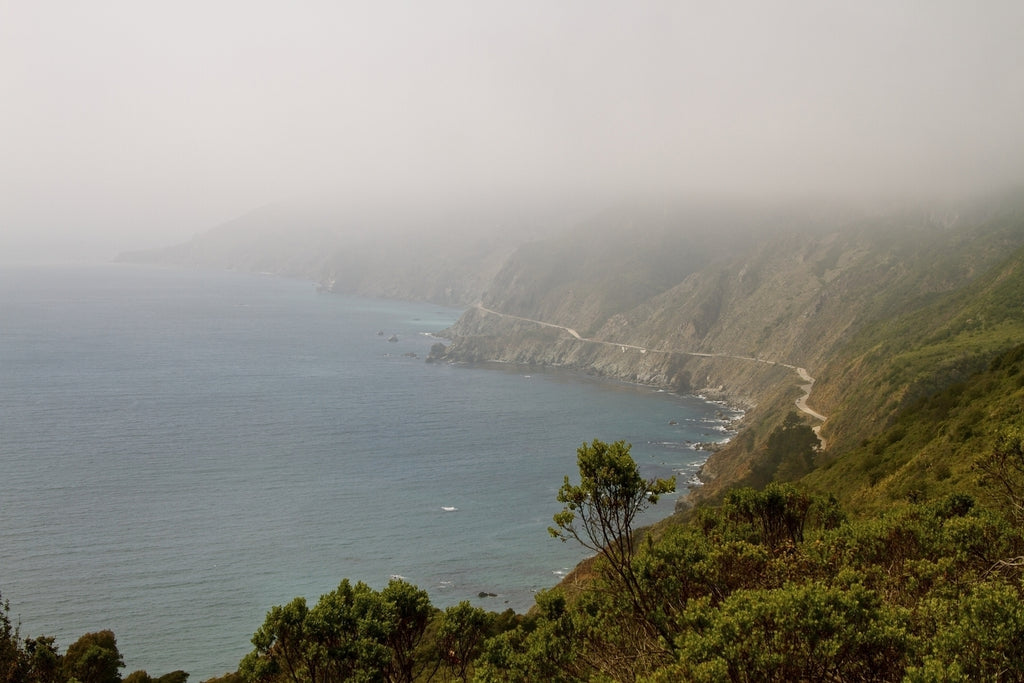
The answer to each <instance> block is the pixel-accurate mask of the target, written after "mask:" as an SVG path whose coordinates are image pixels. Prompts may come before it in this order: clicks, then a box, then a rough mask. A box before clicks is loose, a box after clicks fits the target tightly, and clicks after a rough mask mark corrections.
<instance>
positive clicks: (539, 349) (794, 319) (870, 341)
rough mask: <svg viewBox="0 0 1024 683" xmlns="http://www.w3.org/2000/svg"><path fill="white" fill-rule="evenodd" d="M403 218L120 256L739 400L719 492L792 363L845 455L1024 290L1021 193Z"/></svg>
mask: <svg viewBox="0 0 1024 683" xmlns="http://www.w3.org/2000/svg"><path fill="white" fill-rule="evenodd" d="M402 221H407V222H408V223H409V224H411V225H420V226H425V229H423V228H422V227H421V229H420V230H418V231H410V230H407V229H404V228H402V227H401V226H399V227H396V224H397V223H396V219H394V218H393V217H392V218H391V219H388V220H384V219H381V218H380V217H379V216H375V215H372V214H367V215H357V214H345V215H342V216H339V215H336V214H332V215H330V216H326V217H325V216H322V215H310V214H303V213H301V212H298V213H296V212H294V211H292V212H289V211H282V210H280V209H278V208H273V207H270V208H267V209H264V210H261V211H258V212H255V213H254V214H252V215H250V216H247V217H243V218H241V219H239V220H238V221H234V222H232V223H229V224H227V225H225V226H222V227H221V228H218V229H216V230H213V231H210V232H209V233H207V234H205V235H201V236H199V237H197V238H196V239H194V240H193V241H192V242H190V243H189V244H186V245H181V246H178V247H173V248H170V249H166V250H159V251H156V252H148V253H145V254H136V255H129V256H126V259H130V260H140V261H156V262H163V263H179V264H186V265H200V266H206V267H232V268H240V269H247V270H259V271H270V272H277V273H282V274H288V275H293V276H299V277H308V278H310V279H314V280H316V281H318V282H319V283H320V285H321V287H322V288H323V289H325V290H329V291H340V292H346V293H356V294H363V295H369V296H386V297H393V298H404V299H414V300H430V301H435V302H438V303H446V304H455V305H462V306H466V307H467V309H468V310H467V311H466V313H465V315H463V316H462V318H461V319H460V320H459V321H458V323H457V324H456V325H454V326H453V327H452V328H451V329H449V330H447V331H446V333H445V334H446V335H447V337H448V338H449V339H450V343H449V344H448V345H447V347H446V348H444V350H443V351H438V352H437V353H435V357H436V358H440V359H444V360H450V361H456V362H457V361H483V360H487V361H503V362H517V363H525V364H541V365H553V366H561V367H567V368H573V369H577V370H579V371H582V372H587V373H591V374H595V375H600V376H607V377H609V378H614V379H619V380H625V381H632V382H641V383H646V384H653V385H658V386H662V387H666V388H671V389H674V390H677V391H682V392H693V393H700V394H703V395H706V396H709V397H713V398H719V399H725V400H729V401H731V402H733V403H736V404H741V405H744V406H746V407H747V408H749V409H750V411H749V412H748V414H747V425H748V426H747V429H745V430H744V432H743V433H742V434H741V437H740V438H738V439H736V440H735V441H734V443H732V444H730V445H729V446H728V447H727V448H726V449H724V450H722V451H720V452H719V453H716V454H715V455H714V456H713V457H712V459H711V460H710V461H709V463H708V465H707V467H706V468H705V471H706V474H707V475H709V476H714V475H717V480H718V481H720V482H731V481H736V480H739V479H742V477H743V476H744V472H745V468H747V467H748V464H749V462H750V460H751V459H752V458H754V457H756V455H757V453H758V450H759V449H760V448H761V446H762V445H763V443H764V441H765V439H766V438H767V435H768V433H770V431H771V429H772V428H773V427H774V426H775V425H777V424H779V423H780V422H781V421H782V419H783V418H784V417H785V415H786V413H788V412H789V411H791V410H793V408H794V401H795V400H796V399H797V398H798V397H799V396H801V394H802V392H801V390H800V388H799V387H800V385H802V384H804V382H805V381H804V380H803V379H801V378H800V375H799V374H798V372H797V368H806V370H807V371H808V372H809V373H810V375H811V376H813V377H815V378H816V379H817V382H816V383H815V386H814V393H813V395H812V397H811V399H810V406H811V407H812V408H813V409H815V410H816V411H818V412H819V413H822V414H825V415H828V416H829V418H830V419H829V420H828V421H827V422H826V423H825V424H824V425H823V427H822V430H821V433H822V436H823V437H824V438H825V440H826V442H827V443H828V446H829V451H830V452H831V453H833V454H836V453H841V452H843V451H844V449H849V448H851V447H852V445H853V444H856V443H859V442H861V441H863V440H864V439H865V438H869V437H871V436H872V435H873V434H876V433H878V432H879V431H881V430H883V429H884V428H885V427H886V425H887V424H888V422H889V421H890V420H891V419H892V416H893V415H894V414H895V412H896V411H897V410H899V409H900V408H901V407H902V406H904V405H905V404H906V402H907V401H909V400H912V399H913V398H914V397H915V396H920V395H921V394H922V393H926V392H928V391H935V390H939V389H941V388H942V387H943V386H944V385H946V384H948V383H949V382H952V381H956V380H957V378H960V377H962V376H964V373H967V372H971V371H974V370H976V369H977V368H978V367H979V365H980V364H983V363H984V362H985V361H986V359H988V358H991V357H992V355H993V354H994V353H996V352H998V351H999V350H1000V349H1002V348H1003V347H1005V345H1006V344H1007V343H1009V341H1008V340H1011V339H1012V338H1013V337H1014V335H1018V328H1017V327H1016V326H1015V325H1016V322H1013V320H1016V318H1013V316H1015V315H1016V316H1018V317H1020V314H1021V310H1020V307H1019V301H1020V296H1024V294H1020V293H1019V292H1018V291H1017V289H1015V287H1016V284H1014V283H1016V282H1017V279H1016V278H1017V275H1014V273H1016V272H1017V271H1015V270H1014V269H1013V267H1010V266H1006V265H1005V261H1006V259H1007V257H1008V255H1010V254H1012V253H1013V252H1014V250H1015V249H1017V248H1019V247H1020V246H1021V245H1024V202H1022V200H1021V199H1020V198H1019V195H1010V196H1007V197H1002V198H994V199H989V200H987V201H984V202H979V203H976V204H963V205H960V206H956V207H947V208H946V209H944V210H942V211H935V210H933V209H928V210H921V211H901V212H879V213H876V214H872V215H869V214H856V213H853V212H850V211H845V210H839V209H835V208H830V207H825V208H822V207H817V208H815V209H814V210H808V209H806V208H801V209H800V210H793V209H780V208H778V207H764V206H759V207H753V206H740V207H736V206H721V205H710V204H704V205H698V204H692V203H691V204H681V205H678V206H659V207H657V208H655V209H652V208H651V207H650V206H620V207H617V208H615V209H610V210H607V211H604V212H602V213H600V214H596V215H595V216H594V217H592V218H591V219H589V220H586V221H583V222H580V223H578V224H576V226H575V227H573V228H572V229H567V230H548V231H547V232H540V231H541V230H544V228H545V227H546V226H548V225H550V224H546V223H544V221H543V220H540V221H537V220H534V221H533V222H532V223H530V221H520V222H519V223H517V224H516V225H511V224H508V223H501V222H500V221H498V222H497V223H496V222H495V221H494V218H493V216H483V217H481V216H471V217H467V216H462V217H455V218H453V217H452V216H451V215H450V214H446V215H440V214H437V215H426V214H423V215H416V214H408V215H405V216H403V217H402ZM402 221H397V222H398V223H401V222H402ZM528 223H530V224H531V225H532V226H533V228H534V229H533V230H532V231H531V230H524V228H523V226H524V225H526V224H528ZM403 225H404V223H403ZM481 228H483V229H481ZM539 234H546V236H545V237H543V238H538V237H537V236H538V235H539ZM1000 264H1003V266H1001V265H1000ZM1000 267H1003V268H1004V270H1000ZM999 273H1002V275H1000V274H999ZM1007 283H1010V284H1007ZM1022 291H1024V290H1022ZM1018 294H1020V295H1019V296H1018ZM986 297H987V298H986ZM1014 297H1017V299H1016V301H1017V303H1016V304H1013V305H1010V306H1009V308H1007V307H1006V304H1005V300H1008V299H1013V298H1014ZM1014 306H1016V308H1014ZM1007 316H1009V318H1008V317H1007ZM997 319H998V322H996V321H997ZM1010 319H1013V320H1011V323H1006V320H1010ZM1004 323H1005V324H1004ZM1020 330H1024V327H1022V328H1020ZM1018 336H1019V335H1018ZM808 421H809V422H810V420H809V419H808ZM584 436H585V435H584ZM714 488H715V487H714V486H712V487H707V490H709V491H713V490H714Z"/></svg>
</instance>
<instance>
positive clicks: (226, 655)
mask: <svg viewBox="0 0 1024 683" xmlns="http://www.w3.org/2000/svg"><path fill="white" fill-rule="evenodd" d="M458 315H459V311H457V310H453V309H447V308H442V307H438V306H433V305H429V304H409V303H403V302H394V301H381V300H369V299H359V298H352V297H344V296H337V295H321V294H317V293H316V292H315V291H314V288H313V286H312V285H311V284H309V283H306V282H300V281H293V280H287V279H280V278H273V277H262V276H255V275H245V274H238V273H210V272H192V271H179V270H163V269H155V268H143V267H135V266H117V265H106V266H94V267H83V266H76V267H50V268H21V269H19V268H4V269H0V471H2V477H0V593H2V594H3V596H4V598H7V599H9V600H10V602H11V606H12V612H13V613H14V614H15V615H17V616H19V617H20V620H21V623H22V631H23V633H24V634H25V635H40V634H48V635H56V636H57V638H58V644H59V645H60V646H61V647H62V648H63V647H67V645H68V644H70V643H71V642H72V641H73V640H74V639H76V638H77V637H78V636H80V635H81V634H83V633H85V632H88V631H95V630H100V629H104V628H110V629H112V630H113V631H114V632H115V634H116V635H117V638H118V644H119V646H120V649H121V651H122V653H123V654H124V657H125V660H126V663H127V668H126V669H125V673H127V672H130V671H132V670H135V669H139V668H144V669H146V670H148V671H149V672H150V673H151V674H161V673H166V672H167V671H171V670H174V669H185V670H186V671H189V672H190V673H191V674H192V678H191V680H194V681H199V680H202V679H204V678H208V677H211V676H214V675H219V674H221V673H223V672H225V671H228V670H233V669H234V668H235V666H236V665H237V663H238V660H239V659H240V658H241V657H242V656H243V655H244V654H245V653H246V652H247V651H248V650H249V647H250V644H249V638H250V637H251V635H252V633H253V631H255V630H256V628H257V627H258V626H259V625H260V624H261V623H262V620H263V617H264V616H265V614H266V611H267V610H268V609H269V608H270V607H271V606H273V605H275V604H282V603H284V602H287V601H288V600H290V599H291V598H293V597H295V596H297V595H304V596H306V597H307V598H308V599H309V600H311V601H315V600H316V599H317V598H318V597H319V596H320V595H321V594H323V593H325V592H327V591H329V590H331V589H333V588H334V587H335V586H336V585H337V584H338V582H339V581H340V580H341V579H342V578H345V577H348V578H351V579H352V580H363V581H366V582H367V583H369V584H370V585H372V586H374V587H377V588H380V587H382V586H383V585H384V584H386V583H387V580H388V578H389V576H391V575H400V576H403V577H406V578H407V579H408V580H409V581H411V582H413V583H415V584H417V585H418V586H420V587H422V588H424V589H426V590H427V591H428V592H429V593H430V596H431V600H432V601H433V603H434V604H435V605H437V606H441V607H444V606H446V605H451V604H455V603H457V602H459V601H460V600H465V599H470V600H471V601H472V602H474V603H475V604H479V605H481V606H484V607H487V608H489V609H495V610H503V609H505V608H508V607H512V608H514V609H516V610H519V611H523V610H525V609H527V608H528V607H529V606H530V605H531V604H532V602H533V594H534V593H535V592H536V591H537V590H538V589H542V588H547V587H550V586H551V585H553V584H554V583H556V582H557V581H558V578H559V576H561V575H562V574H564V572H565V571H567V570H568V569H569V568H570V567H572V565H573V564H575V563H576V562H577V561H578V560H579V559H580V558H581V557H582V556H583V554H582V553H581V552H580V550H579V549H577V548H576V547H574V546H572V545H569V544H563V543H560V542H558V541H556V540H554V539H551V538H549V537H548V534H547V531H546V529H547V527H548V525H549V524H550V522H551V516H552V515H553V514H554V513H555V512H557V510H558V509H559V506H558V504H557V502H556V501H555V499H554V498H555V492H556V490H557V488H558V486H559V485H560V483H561V480H562V477H563V476H564V475H566V474H572V473H573V472H574V471H575V453H576V448H577V447H578V446H579V444H580V443H581V442H583V441H589V440H591V439H594V438H600V439H605V440H616V439H625V440H627V441H629V442H631V443H632V444H633V455H634V457H635V458H636V460H637V461H638V463H640V465H641V467H642V469H643V472H644V473H645V475H647V476H666V475H668V474H672V473H673V472H674V473H676V474H677V475H678V476H679V479H680V482H685V481H686V480H687V479H689V478H690V477H691V476H692V475H693V474H694V473H695V472H696V469H697V467H699V464H700V462H701V461H702V454H700V453H697V452H694V451H693V449H692V447H691V444H690V442H693V441H708V440H715V439H721V438H724V437H725V436H726V434H725V433H724V429H725V427H724V423H723V421H722V419H721V417H722V413H721V411H723V410H724V409H723V408H722V407H721V406H718V405H712V404H707V403H704V402H703V401H700V400H699V399H696V398H693V397H685V396H677V395H673V394H669V393H664V392H658V391H655V390H652V389H650V388H644V387H635V386H629V385H620V384H614V383H608V382H598V381H593V380H590V379H587V378H585V377H581V376H578V375H574V374H567V373H560V372H551V371H548V372H545V371H543V370H538V369H523V368H512V367H499V368H497V369H494V367H493V366H492V367H490V368H488V369H481V368H469V367H461V366H450V365H444V364H428V363H425V362H424V358H425V356H426V353H427V351H428V350H429V348H430V346H431V344H433V343H435V342H436V341H437V339H435V338H433V337H431V336H430V335H429V333H431V332H436V331H438V330H441V329H443V328H445V327H447V326H449V325H450V324H451V323H452V322H454V321H455V320H456V319H457V317H458ZM381 332H383V334H380V333H381ZM391 335H396V336H397V339H398V340H397V341H395V342H389V341H388V339H389V338H390V337H391ZM672 504H673V501H672V500H671V499H669V500H664V501H663V502H662V503H660V504H659V505H658V506H657V508H655V511H654V517H657V516H661V515H664V514H668V513H669V512H671V509H672ZM649 519H650V518H649ZM480 591H485V592H491V593H496V594H497V597H490V598H485V599H479V598H477V597H476V596H477V594H478V593H479V592H480Z"/></svg>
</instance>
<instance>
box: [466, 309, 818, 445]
mask: <svg viewBox="0 0 1024 683" xmlns="http://www.w3.org/2000/svg"><path fill="white" fill-rule="evenodd" d="M476 308H478V309H479V310H481V311H483V312H484V313H490V314H492V315H499V316H502V317H504V318H512V319H513V320H522V321H523V322H528V323H533V324H535V325H541V326H543V327H554V328H556V329H559V330H562V331H564V332H567V333H568V334H569V335H570V336H571V337H573V338H574V339H577V340H579V341H582V342H588V343H591V344H605V345H607V346H617V347H619V348H620V349H622V352H623V353H625V352H626V349H634V350H636V351H639V352H640V353H647V352H648V349H646V348H644V347H642V346H634V345H633V344H620V343H618V342H610V341H605V340H603V339H590V338H588V337H581V336H580V335H579V333H578V332H577V331H576V330H574V329H572V328H571V327H566V326H564V325H556V324H554V323H548V322H544V321H543V320H534V319H533V318H523V317H521V316H518V315H511V314H509V313H501V312H500V311H495V310H492V309H490V308H486V307H485V306H484V305H483V304H477V305H476ZM652 353H675V354H681V355H685V356H700V357H702V358H733V359H736V360H745V361H750V362H752V363H767V364H768V365H781V366H782V367H785V368H790V369H791V370H793V371H795V372H796V373H797V375H799V376H800V379H802V380H803V381H804V382H806V384H801V385H800V389H801V390H802V391H803V392H804V395H803V396H801V397H800V398H798V399H797V400H796V407H797V410H799V411H801V412H803V413H806V414H807V415H810V416H811V417H813V418H814V419H816V420H821V421H822V422H824V421H825V420H827V419H828V417H826V416H825V415H822V414H821V413H819V412H817V411H816V410H813V409H812V408H810V407H808V405H807V399H809V398H810V396H811V389H813V388H814V378H813V377H811V375H810V374H809V373H808V372H807V370H806V369H805V368H800V367H797V366H795V365H790V364H788V363H777V362H776V361H773V360H765V359H763V358H754V357H752V356H734V355H731V354H727V353H701V352H698V351H683V350H661V349H654V350H653V351H652ZM820 431H821V425H818V426H817V427H815V428H814V433H815V434H818V439H819V440H820V441H821V447H822V448H824V447H825V441H824V440H823V439H822V438H821V435H820V433H819V432H820Z"/></svg>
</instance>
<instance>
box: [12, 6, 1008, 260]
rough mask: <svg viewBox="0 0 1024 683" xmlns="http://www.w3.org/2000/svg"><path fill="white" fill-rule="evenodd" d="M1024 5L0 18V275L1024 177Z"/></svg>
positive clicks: (60, 11) (204, 11)
mask: <svg viewBox="0 0 1024 683" xmlns="http://www.w3.org/2000/svg"><path fill="white" fill-rule="evenodd" d="M1022 35H1024V3H1021V2H1019V0H990V1H987V2H984V3H969V2H960V1H957V2H945V1H942V0H940V1H933V0H929V1H921V2H910V1H903V0H897V1H895V2H886V3H873V2H863V1H859V0H855V1H850V2H829V3H822V2H818V1H816V0H815V1H806V2H803V1H800V2H773V3H767V2H738V3H697V2H683V1H680V0H667V1H665V2H643V1H638V2H628V3H626V2H595V1H593V0H580V1H563V2H539V1H537V2H532V1H526V2H501V3H499V2H480V1H472V2H471V1H465V2H461V1H460V2H386V1H385V2H373V3H369V2H359V3H357V2H333V1H328V0H309V1H306V2H283V1H281V2H270V1H261V0H258V1H244V2H243V1H242V0H220V1H217V0H215V1H212V2H195V1H191V0H184V1H178V2H173V3H149V2H145V3H142V2H133V1H130V0H97V1H95V2H79V1H77V0H66V1H59V0H53V1H41V2H16V1H14V0H10V1H5V2H2V3H0V88H2V100H0V261H4V262H11V261H45V260H66V259H108V258H111V257H113V255H114V254H115V253H117V252H118V251H120V250H128V249H140V248H146V247H151V246H159V245H163V244H169V243H172V242H176V241H181V240H184V239H187V238H189V237H190V236H191V235H193V234H195V233H197V232H201V231H203V230H205V229H208V228H210V227H213V226H215V225H217V224H219V223H222V222H224V221H227V220H229V219H232V218H234V217H236V216H238V215H241V214H243V213H245V212H247V211H250V210H252V209H254V208H256V207H259V206H262V205H265V204H267V203H272V202H277V201H282V200H287V201H297V200H299V201H301V198H303V197H320V198H322V197H328V198H330V199H331V200H337V201H338V202H339V203H340V204H344V203H345V202H346V201H349V200H350V199H358V200H359V201H361V202H364V203H365V202H371V203H372V202H373V201H376V202H380V203H382V204H401V203H403V202H406V201H408V202H422V201H426V200H428V199H431V198H443V199H444V201H446V202H449V203H454V204H458V202H460V201H472V202H478V203H479V202H486V201H489V200H493V201H494V202H499V203H511V204H514V203H516V202H520V201H521V202H529V201H531V200H532V198H536V197H538V196H539V197H543V198H544V199H545V200H546V201H549V200H550V199H551V198H552V197H558V196H560V195H565V196H572V197H576V198H580V199H584V200H592V201H593V202H594V203H595V207H596V208H599V206H597V205H599V204H600V203H601V202H603V201H607V200H609V199H610V198H614V197H623V196H630V195H636V194H644V193H662V194H664V193H667V194H674V193H681V194H686V193H698V194H699V193H717V194H721V195H736V196H793V197H802V196H811V195H818V194H823V195H831V196H851V197H852V196H865V197H867V196H895V195H899V194H909V195H915V196H921V195H928V194H938V195H950V194H955V195H963V194H970V193H973V192H978V191H982V190H985V189H987V188H990V187H997V186H1000V185H1005V184H1016V183H1021V182H1022V181H1024V68H1022V65H1024V40H1021V36H1022Z"/></svg>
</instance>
